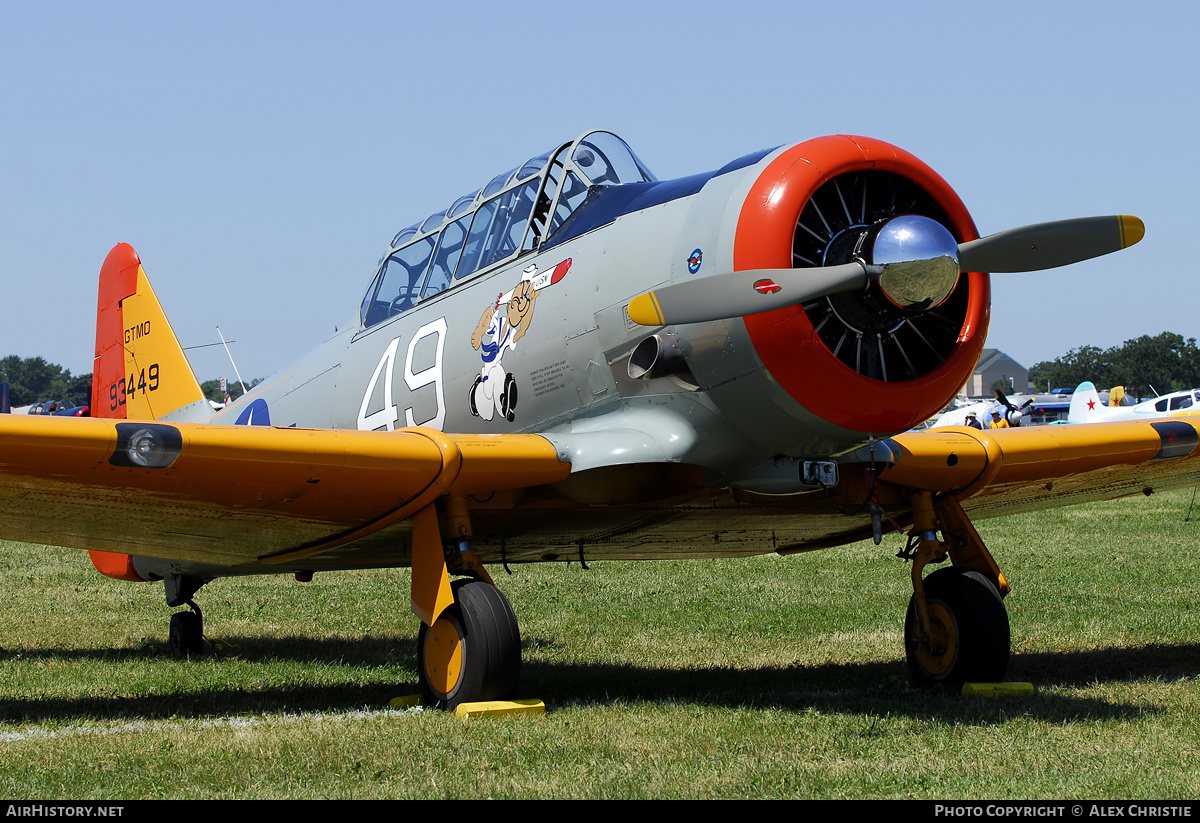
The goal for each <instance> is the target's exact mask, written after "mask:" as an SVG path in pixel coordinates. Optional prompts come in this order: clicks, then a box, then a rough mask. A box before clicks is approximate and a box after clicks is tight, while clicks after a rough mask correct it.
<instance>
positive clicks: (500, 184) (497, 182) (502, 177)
mask: <svg viewBox="0 0 1200 823" xmlns="http://www.w3.org/2000/svg"><path fill="white" fill-rule="evenodd" d="M516 173H517V170H516V169H509V170H508V171H506V172H504V174H497V175H496V176H495V177H493V178H492V182H490V183H488V184H487V185H486V186H484V187H483V196H484V197H491V196H492V195H493V194H495V193H496V192H498V191H500V189H502V188H504V186H505V185H506V184H507V183H508V181H509V178H511V177H512V176H513V175H514V174H516Z"/></svg>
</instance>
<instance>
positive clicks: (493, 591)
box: [417, 580, 521, 709]
mask: <svg viewBox="0 0 1200 823" xmlns="http://www.w3.org/2000/svg"><path fill="white" fill-rule="evenodd" d="M452 588H453V591H454V605H453V606H450V607H449V608H447V609H446V610H445V611H443V612H442V614H441V615H440V616H439V617H438V619H437V620H436V621H434V624H433V626H432V627H430V626H426V625H425V624H424V623H422V624H421V630H420V631H419V632H418V633H417V671H418V672H419V673H420V679H421V693H422V694H423V696H424V698H425V702H426V704H427V705H430V706H436V707H437V708H439V709H453V708H455V707H456V706H458V704H459V703H473V702H477V701H480V700H509V699H512V698H514V697H516V695H517V683H518V681H519V680H520V677H521V632H520V629H519V628H518V627H517V615H516V614H515V613H514V612H513V609H512V606H510V605H509V603H508V599H507V598H505V596H504V595H503V594H501V592H500V590H499V589H497V588H496V587H495V586H493V585H492V584H491V583H486V582H484V581H483V580H458V581H455V583H454V584H453V586H452Z"/></svg>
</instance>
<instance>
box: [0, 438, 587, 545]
mask: <svg viewBox="0 0 1200 823" xmlns="http://www.w3.org/2000/svg"><path fill="white" fill-rule="evenodd" d="M569 471H570V464H569V463H564V462H561V461H560V460H559V459H558V456H557V454H556V452H555V450H554V448H553V447H552V446H551V445H550V444H549V443H548V442H547V441H546V440H544V439H542V438H541V437H538V436H537V435H454V436H450V435H446V434H443V433H441V432H438V431H434V430H432V429H424V428H415V429H405V430H401V431H396V432H359V431H333V430H312V429H282V428H271V427H265V426H212V425H201V424H185V423H171V424H167V423H144V422H125V421H121V420H99V419H70V418H55V417H25V416H11V415H3V416H0V511H3V515H2V516H0V534H2V535H3V536H4V537H6V538H9V539H15V540H24V541H28V542H33V543H44V544H50V545H57V546H67V547H70V548H80V549H94V550H100V551H106V552H122V553H128V554H134V555H145V556H148V557H159V558H166V559H174V560H181V561H191V562H201V563H212V564H219V565H224V566H239V565H244V564H274V563H276V562H282V559H285V558H289V557H290V558H295V557H296V556H298V555H299V556H316V555H319V554H328V553H329V552H331V551H333V550H335V549H337V548H338V547H339V546H346V545H349V544H351V543H353V542H354V541H356V540H360V539H363V538H365V537H368V536H370V535H372V534H375V533H377V532H379V531H380V530H382V529H385V528H387V527H388V526H391V525H393V524H396V523H399V522H401V521H404V520H406V519H408V518H410V517H411V516H412V515H413V514H415V513H416V512H417V511H419V510H420V509H421V508H423V507H424V506H426V505H428V504H429V503H430V502H431V501H433V500H434V499H436V498H437V497H439V496H440V495H443V494H453V495H459V496H461V495H469V494H479V495H481V496H487V495H488V494H491V493H493V492H495V491H497V490H502V489H511V488H520V487H527V486H535V485H538V484H542V483H549V482H553V481H555V480H561V479H562V478H564V477H565V476H566V475H567V474H568V473H569ZM396 548H397V550H396V552H395V554H393V555H392V557H391V558H390V562H382V561H387V560H388V558H386V557H375V558H363V559H361V560H359V561H355V562H353V563H347V565H368V564H369V563H370V562H371V561H372V560H373V561H375V562H379V563H381V564H382V565H402V564H403V565H406V564H407V560H408V548H409V547H408V546H403V547H401V546H397V547H396ZM401 549H403V550H404V551H403V552H401Z"/></svg>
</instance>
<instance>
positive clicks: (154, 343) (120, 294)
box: [92, 243, 211, 420]
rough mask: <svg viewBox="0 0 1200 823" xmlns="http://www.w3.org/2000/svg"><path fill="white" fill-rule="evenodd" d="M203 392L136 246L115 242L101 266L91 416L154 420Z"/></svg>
mask: <svg viewBox="0 0 1200 823" xmlns="http://www.w3.org/2000/svg"><path fill="white" fill-rule="evenodd" d="M203 402H204V392H202V391H201V390H200V384H199V383H198V382H196V375H195V374H194V373H193V372H192V367H191V364H190V363H188V359H187V355H185V354H184V353H183V349H182V348H181V347H180V345H179V340H177V339H176V337H175V332H174V331H173V330H172V329H171V324H170V323H169V322H167V317H166V315H165V314H164V313H163V310H162V306H160V305H159V303H158V298H157V297H155V295H154V289H152V288H151V287H150V281H149V279H147V277H146V270H145V269H143V268H142V261H141V260H140V259H139V258H138V256H137V252H135V251H134V250H133V247H132V246H130V245H129V244H128V243H119V244H117V245H116V246H114V247H113V250H112V251H110V252H109V253H108V257H106V258H105V259H104V265H103V266H102V267H101V269H100V290H99V297H98V299H97V302H96V361H95V364H94V366H93V369H92V416H93V417H108V418H124V419H128V420H157V419H158V418H160V417H164V416H165V415H168V414H171V413H172V412H176V411H179V410H180V409H182V408H184V407H185V406H189V405H192V404H197V409H198V410H199V409H203V410H204V411H205V412H206V413H211V409H210V408H209V407H208V405H207V403H204V405H203V406H200V405H199V404H201V403H203Z"/></svg>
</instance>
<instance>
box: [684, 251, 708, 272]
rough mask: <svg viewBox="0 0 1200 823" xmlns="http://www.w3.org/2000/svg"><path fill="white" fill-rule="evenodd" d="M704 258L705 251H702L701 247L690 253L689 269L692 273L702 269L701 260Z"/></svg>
mask: <svg viewBox="0 0 1200 823" xmlns="http://www.w3.org/2000/svg"><path fill="white" fill-rule="evenodd" d="M703 259H704V252H702V251H700V249H696V250H695V251H693V252H692V253H691V254H690V255H688V271H690V272H691V273H692V274H695V273H696V272H698V271H700V262H701V261H702V260H703Z"/></svg>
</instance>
